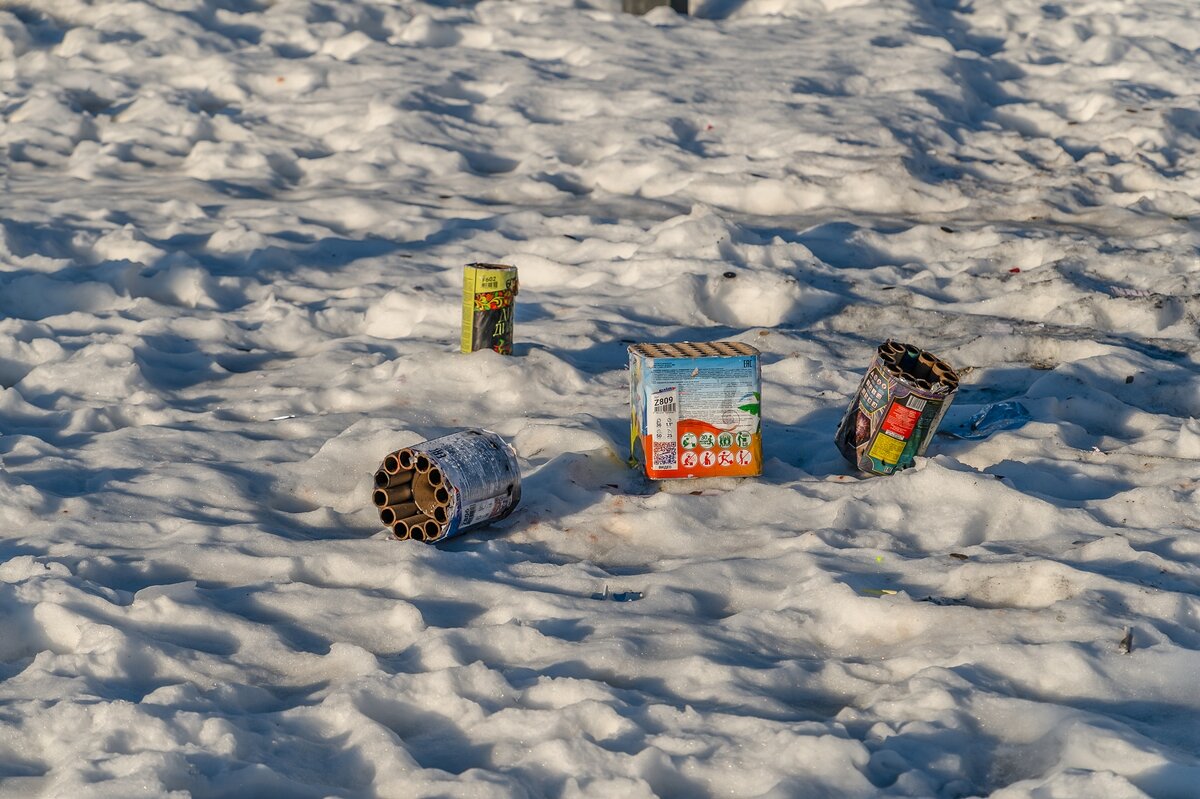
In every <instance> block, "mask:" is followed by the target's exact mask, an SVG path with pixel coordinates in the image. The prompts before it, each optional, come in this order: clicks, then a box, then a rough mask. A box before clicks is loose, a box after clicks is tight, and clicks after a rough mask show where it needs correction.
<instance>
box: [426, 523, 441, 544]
mask: <svg viewBox="0 0 1200 799" xmlns="http://www.w3.org/2000/svg"><path fill="white" fill-rule="evenodd" d="M421 527H422V530H423V531H424V532H425V540H426V541H433V540H435V539H437V538H438V537H439V536H441V534H442V525H440V524H439V523H438V522H437V521H436V520H434V519H430V520H429V521H427V522H425V524H423V525H422V526H421Z"/></svg>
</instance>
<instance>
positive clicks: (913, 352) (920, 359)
mask: <svg viewBox="0 0 1200 799" xmlns="http://www.w3.org/2000/svg"><path fill="white" fill-rule="evenodd" d="M879 354H880V356H881V357H882V359H883V362H884V365H885V366H886V367H887V370H888V371H889V372H891V373H892V374H893V375H896V376H898V377H900V378H902V379H904V380H905V381H906V382H909V383H912V384H914V385H915V386H916V387H917V388H919V389H921V390H922V391H934V392H937V393H947V392H949V391H953V390H954V389H956V388H958V375H957V374H956V373H955V371H954V369H953V368H951V367H950V365H949V364H947V363H946V362H945V361H943V360H942V359H941V358H938V357H937V356H935V355H931V354H930V353H928V352H926V351H924V350H921V349H918V348H916V347H912V346H908V345H904V344H901V343H899V342H896V341H890V340H889V341H885V342H884V343H883V344H882V345H880V347H879Z"/></svg>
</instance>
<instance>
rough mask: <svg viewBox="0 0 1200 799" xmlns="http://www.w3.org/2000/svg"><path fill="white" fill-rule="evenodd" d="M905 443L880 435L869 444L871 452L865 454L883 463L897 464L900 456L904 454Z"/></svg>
mask: <svg viewBox="0 0 1200 799" xmlns="http://www.w3.org/2000/svg"><path fill="white" fill-rule="evenodd" d="M905 443H906V442H904V441H897V440H896V439H894V438H892V437H891V436H885V435H883V434H882V433H881V434H880V435H877V436H875V442H874V443H873V444H871V451H870V452H868V453H867V454H868V455H870V456H871V457H872V458H875V459H876V460H880V461H883V462H884V463H898V462H899V461H900V456H901V455H902V454H903V453H904V445H905Z"/></svg>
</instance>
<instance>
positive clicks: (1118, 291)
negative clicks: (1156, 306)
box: [1109, 286, 1154, 300]
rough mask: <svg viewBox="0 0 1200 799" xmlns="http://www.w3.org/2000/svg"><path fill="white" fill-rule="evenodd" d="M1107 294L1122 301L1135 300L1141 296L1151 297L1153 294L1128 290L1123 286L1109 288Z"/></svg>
mask: <svg viewBox="0 0 1200 799" xmlns="http://www.w3.org/2000/svg"><path fill="white" fill-rule="evenodd" d="M1109 294H1111V295H1112V296H1120V298H1123V299H1127V300H1129V299H1136V298H1141V296H1153V295H1154V293H1153V292H1148V290H1146V289H1130V288H1126V287H1123V286H1110V287H1109Z"/></svg>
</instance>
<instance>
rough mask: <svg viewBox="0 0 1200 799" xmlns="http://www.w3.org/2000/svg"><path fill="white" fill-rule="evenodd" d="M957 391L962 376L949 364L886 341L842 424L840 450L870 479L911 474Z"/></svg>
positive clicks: (910, 348) (917, 350)
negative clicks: (917, 457) (881, 475)
mask: <svg viewBox="0 0 1200 799" xmlns="http://www.w3.org/2000/svg"><path fill="white" fill-rule="evenodd" d="M897 347H899V348H900V349H899V351H898V350H897ZM957 390H958V374H957V373H956V372H955V371H954V369H953V368H952V367H951V366H950V365H949V364H947V363H946V362H945V361H943V360H941V359H940V358H938V357H937V356H935V355H933V354H932V353H930V352H926V351H925V350H923V349H921V348H920V347H915V346H913V345H911V344H901V343H899V342H891V341H888V342H884V343H883V344H881V345H880V346H879V349H878V350H877V351H876V354H875V358H874V359H872V361H871V363H870V365H869V366H868V367H867V373H866V374H865V375H864V376H863V379H862V382H861V383H859V386H858V391H857V392H856V393H855V395H854V399H853V400H852V401H851V402H850V407H849V408H847V410H846V414H845V416H843V417H842V422H841V424H839V425H838V429H837V433H836V435H835V441H836V443H837V446H838V449H839V450H841V452H842V454H843V455H844V456H845V457H846V459H847V460H848V461H850V462H851V463H852V464H854V465H855V466H856V467H857V468H858V469H859V470H860V471H863V472H866V473H867V474H893V473H894V472H897V471H899V470H901V469H906V468H908V467H909V466H912V464H913V459H914V458H915V457H916V456H918V455H923V454H924V453H925V449H926V447H928V446H929V441H930V440H931V439H932V438H933V434H934V433H935V432H936V430H937V426H938V423H939V422H941V420H942V416H943V415H944V414H945V413H946V409H947V408H949V407H950V403H951V402H953V400H954V395H955V392H956V391H957Z"/></svg>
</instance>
